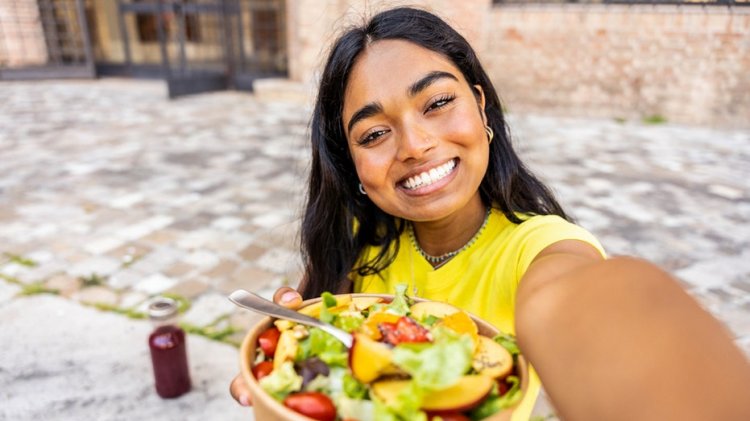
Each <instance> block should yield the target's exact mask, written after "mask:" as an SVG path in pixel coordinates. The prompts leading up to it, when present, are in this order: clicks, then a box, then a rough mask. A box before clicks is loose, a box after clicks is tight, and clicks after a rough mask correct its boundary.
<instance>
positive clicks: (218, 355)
mask: <svg viewBox="0 0 750 421" xmlns="http://www.w3.org/2000/svg"><path fill="white" fill-rule="evenodd" d="M3 288H4V287H3ZM0 291H1V289H0ZM2 296H3V295H2V293H0V297H2ZM0 320H2V322H3V328H2V329H0V343H3V344H4V346H3V352H2V354H1V355H0V401H2V405H0V420H3V421H4V420H7V421H16V420H32V419H34V420H58V421H64V420H70V421H79V420H111V421H119V420H122V421H125V420H135V419H142V420H149V419H162V420H196V421H197V420H227V421H229V420H237V421H240V420H243V421H252V419H253V416H252V411H251V410H249V409H247V408H243V407H240V406H239V405H237V404H236V403H235V402H234V400H232V398H231V397H230V396H229V393H228V392H227V390H228V383H226V382H225V381H224V380H225V379H230V378H231V377H232V376H234V374H235V373H236V372H237V370H238V367H239V360H238V357H237V350H236V349H235V348H234V347H233V346H231V345H227V344H222V343H219V342H216V341H211V340H208V339H206V338H203V337H201V336H196V335H188V337H187V346H188V359H189V365H190V371H191V379H192V382H193V389H192V390H191V391H190V392H188V393H187V394H185V395H183V396H181V397H179V398H176V399H161V398H159V397H158V396H157V395H156V393H155V391H154V383H153V375H152V371H151V359H150V356H149V351H148V345H147V341H148V335H149V333H150V331H151V326H150V324H149V323H148V322H146V321H133V320H130V319H126V318H124V317H122V316H119V315H116V314H112V313H106V312H101V311H98V310H95V309H92V308H87V307H82V306H80V305H77V304H76V303H74V302H72V301H70V300H67V299H64V298H61V297H55V296H50V295H38V296H32V297H26V298H15V299H12V300H5V299H2V302H1V303H0ZM9 344H11V345H10V346H8V345H9ZM217 379H221V380H218V381H217Z"/></svg>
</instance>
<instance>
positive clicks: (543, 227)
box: [516, 215, 606, 281]
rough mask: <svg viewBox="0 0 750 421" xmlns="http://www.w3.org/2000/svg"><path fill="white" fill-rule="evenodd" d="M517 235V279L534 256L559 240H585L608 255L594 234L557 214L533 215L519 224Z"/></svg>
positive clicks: (524, 271)
mask: <svg viewBox="0 0 750 421" xmlns="http://www.w3.org/2000/svg"><path fill="white" fill-rule="evenodd" d="M516 235H517V236H519V243H520V250H519V254H518V265H517V266H516V270H517V273H516V279H517V280H519V281H520V279H521V277H522V276H523V274H524V273H526V270H527V269H528V268H529V266H530V265H531V262H532V261H533V260H534V258H536V256H537V255H538V254H539V253H540V252H541V251H542V250H544V249H545V248H546V247H547V246H549V245H551V244H554V243H556V242H558V241H562V240H579V241H583V242H585V243H588V244H591V245H592V246H593V247H594V248H596V249H597V250H598V251H599V253H601V255H602V257H606V253H605V251H604V248H603V247H602V245H601V244H600V243H599V241H598V240H597V239H596V237H594V235H593V234H591V233H590V232H588V231H587V230H586V229H584V228H582V227H580V226H578V225H576V224H573V223H571V222H568V221H566V220H565V219H563V218H561V217H559V216H557V215H542V216H533V217H531V218H529V219H528V220H526V221H524V222H522V223H521V225H519V227H518V230H517V232H516Z"/></svg>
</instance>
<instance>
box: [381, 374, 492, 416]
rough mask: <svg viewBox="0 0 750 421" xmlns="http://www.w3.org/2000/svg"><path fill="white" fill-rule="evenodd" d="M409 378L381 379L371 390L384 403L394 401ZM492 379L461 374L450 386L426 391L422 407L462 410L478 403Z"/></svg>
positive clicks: (445, 410) (487, 389)
mask: <svg viewBox="0 0 750 421" xmlns="http://www.w3.org/2000/svg"><path fill="white" fill-rule="evenodd" d="M409 381H410V380H383V381H379V382H375V383H373V384H372V392H373V393H374V394H375V396H377V397H378V399H380V400H381V401H383V402H384V403H385V404H386V405H388V404H390V403H392V402H394V401H395V400H396V399H397V398H398V395H399V394H400V393H401V391H402V390H403V389H404V388H405V387H406V386H407V385H408V384H409ZM492 384H493V380H492V379H491V378H489V377H487V376H483V375H479V374H469V375H466V376H463V377H461V378H460V379H459V381H458V382H457V383H456V384H454V385H453V386H451V387H448V388H446V389H443V390H438V391H435V392H431V393H428V394H427V395H426V396H425V397H424V399H423V400H422V409H424V410H425V411H428V412H448V411H455V412H462V411H466V410H468V409H471V408H473V407H475V406H476V405H478V404H479V403H480V402H481V401H482V399H484V397H485V396H487V394H488V393H490V391H491V390H492Z"/></svg>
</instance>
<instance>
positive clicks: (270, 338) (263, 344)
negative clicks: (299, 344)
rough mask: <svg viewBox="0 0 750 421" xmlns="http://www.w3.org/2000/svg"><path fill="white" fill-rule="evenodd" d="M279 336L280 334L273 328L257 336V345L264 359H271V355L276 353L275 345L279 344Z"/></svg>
mask: <svg viewBox="0 0 750 421" xmlns="http://www.w3.org/2000/svg"><path fill="white" fill-rule="evenodd" d="M279 336H281V332H279V329H276V328H275V327H272V328H270V329H268V330H266V331H265V332H263V333H261V334H260V335H259V336H258V345H259V346H260V349H261V350H262V351H263V354H264V355H265V356H266V357H268V358H273V354H274V353H275V352H276V345H278V343H279Z"/></svg>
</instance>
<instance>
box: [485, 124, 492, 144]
mask: <svg viewBox="0 0 750 421" xmlns="http://www.w3.org/2000/svg"><path fill="white" fill-rule="evenodd" d="M484 131H485V132H487V143H492V138H494V137H495V132H494V131H493V130H492V127H490V126H484Z"/></svg>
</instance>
